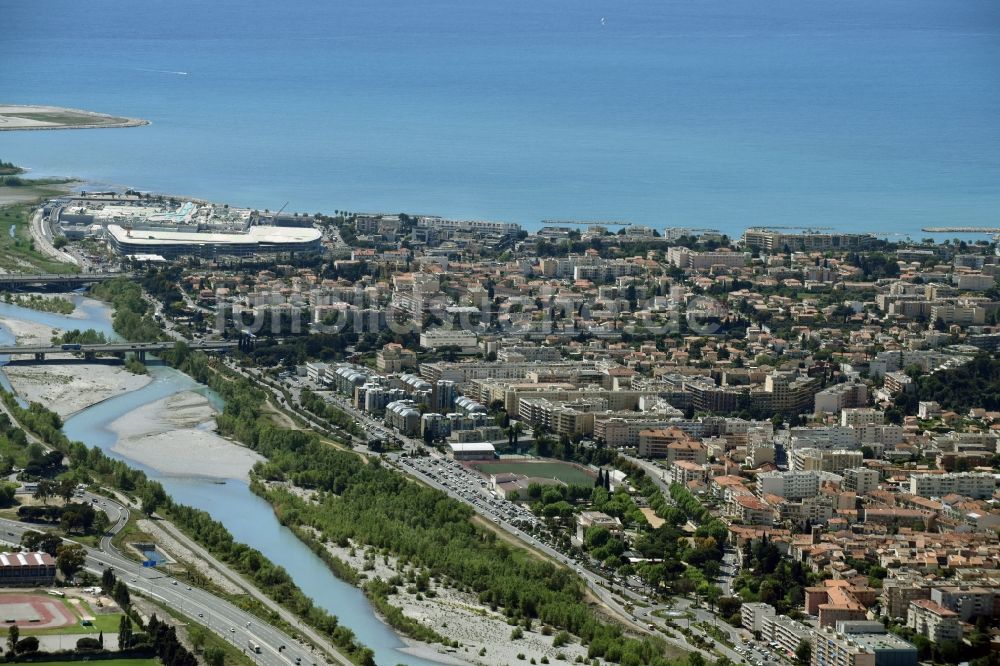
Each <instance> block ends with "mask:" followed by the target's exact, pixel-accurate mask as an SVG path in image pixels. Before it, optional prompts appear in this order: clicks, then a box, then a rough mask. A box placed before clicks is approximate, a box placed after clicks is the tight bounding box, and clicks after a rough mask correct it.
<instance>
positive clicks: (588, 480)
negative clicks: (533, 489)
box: [472, 460, 596, 486]
mask: <svg viewBox="0 0 1000 666" xmlns="http://www.w3.org/2000/svg"><path fill="white" fill-rule="evenodd" d="M472 467H474V468H475V469H477V470H478V471H480V472H482V473H483V474H486V475H487V476H489V475H490V474H523V475H525V476H528V477H535V478H540V479H558V480H559V481H562V482H563V483H565V484H567V485H584V486H591V485H594V479H595V478H596V477H595V476H594V475H593V474H591V473H590V472H589V471H587V470H585V469H584V468H582V467H579V466H577V465H572V464H570V463H564V462H559V461H557V460H539V461H535V460H498V461H497V462H475V463H472Z"/></svg>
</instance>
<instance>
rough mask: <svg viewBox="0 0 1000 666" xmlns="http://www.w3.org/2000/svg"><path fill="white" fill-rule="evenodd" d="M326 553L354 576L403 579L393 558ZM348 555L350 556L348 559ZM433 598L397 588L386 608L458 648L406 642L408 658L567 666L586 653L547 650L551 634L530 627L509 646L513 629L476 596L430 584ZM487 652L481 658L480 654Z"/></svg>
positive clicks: (571, 648)
mask: <svg viewBox="0 0 1000 666" xmlns="http://www.w3.org/2000/svg"><path fill="white" fill-rule="evenodd" d="M326 548H327V550H328V551H329V552H330V553H331V554H332V555H335V556H336V557H339V558H340V559H342V560H344V561H345V562H347V563H348V564H349V565H350V566H351V568H353V569H354V570H355V571H359V572H362V573H363V575H365V576H367V577H368V578H376V577H378V578H381V579H382V580H389V579H390V578H392V577H393V576H395V575H397V574H402V575H403V576H404V578H405V573H403V572H405V570H406V569H407V567H400V566H399V564H398V562H397V561H396V560H395V558H392V557H388V558H385V557H383V556H382V555H378V556H375V555H374V551H371V552H372V554H371V556H369V557H367V558H366V552H367V549H365V548H363V547H354V548H352V547H345V548H341V547H338V546H337V545H336V544H332V543H327V544H326ZM352 552H353V554H352ZM431 589H432V590H433V596H427V595H426V594H424V595H421V596H422V598H420V599H418V598H417V593H416V590H415V589H414V591H413V592H412V593H411V592H408V591H407V590H406V586H405V585H404V586H400V587H399V588H398V591H397V593H396V594H394V595H392V596H390V597H389V603H391V604H392V605H393V606H396V607H398V608H400V609H402V611H403V613H404V614H405V615H406V616H407V617H411V618H414V619H416V620H419V621H420V622H421V623H422V624H424V625H427V626H429V627H433V628H434V629H435V630H436V631H438V633H440V634H442V635H444V636H447V637H448V638H451V639H453V640H457V641H458V642H459V643H461V645H462V647H460V648H458V650H457V651H449V650H448V649H446V648H445V647H444V646H442V645H439V644H433V645H430V644H427V643H421V642H418V641H413V640H410V639H405V638H404V640H406V643H407V645H408V646H409V647H407V648H404V649H403V650H402V651H403V652H406V653H408V654H411V655H413V656H417V657H423V658H427V659H433V660H436V661H446V662H449V663H454V664H461V663H472V664H483V665H484V666H486V665H489V664H515V663H519V662H521V659H519V658H518V655H519V654H523V655H524V663H528V662H529V661H530V660H531V658H532V657H534V658H535V659H536V661H541V658H542V657H543V656H544V657H548V660H549V662H550V663H557V655H560V654H561V655H562V656H563V657H564V658H565V660H566V662H570V663H571V662H573V660H574V659H576V657H577V655H582V656H583V657H584V658H586V656H587V649H586V648H585V647H583V646H581V645H580V643H579V641H578V640H576V639H574V640H573V641H572V642H570V643H569V644H567V645H564V646H562V647H559V648H556V647H553V646H552V642H553V639H554V638H555V634H557V633H558V631H553V632H552V635H550V636H546V635H544V634H543V633H542V626H541V625H540V624H538V623H535V626H534V627H533V628H532V630H531V631H524V637H523V638H520V639H517V640H511V638H510V636H511V631H512V630H513V629H514V627H512V626H510V625H509V624H507V618H506V617H504V616H503V614H502V613H499V612H496V611H492V610H490V608H489V607H488V606H484V605H482V604H480V603H479V600H478V599H477V597H476V595H474V594H470V593H468V592H459V591H458V590H456V589H454V588H450V587H446V586H444V585H440V584H438V583H437V582H436V581H434V582H432V584H431ZM483 649H485V650H486V652H485V653H484V654H483V655H480V654H479V653H480V650H483Z"/></svg>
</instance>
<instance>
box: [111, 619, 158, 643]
mask: <svg viewBox="0 0 1000 666" xmlns="http://www.w3.org/2000/svg"><path fill="white" fill-rule="evenodd" d="M154 617H155V616H154ZM150 626H152V618H151V619H150ZM102 645H103V642H102ZM131 645H132V621H131V620H129V618H128V615H122V619H121V620H119V622H118V649H119V650H126V649H128V648H129V647H130V646H131Z"/></svg>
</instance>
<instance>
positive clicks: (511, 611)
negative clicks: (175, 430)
mask: <svg viewBox="0 0 1000 666" xmlns="http://www.w3.org/2000/svg"><path fill="white" fill-rule="evenodd" d="M199 356H201V355H200V354H193V355H190V356H189V358H188V359H187V360H188V361H191V360H193V359H196V358H197V357H199ZM202 368H203V369H205V368H204V366H202ZM199 374H201V373H199ZM202 376H205V375H202ZM207 379H208V383H209V386H211V387H212V388H214V389H215V390H216V391H217V392H219V393H220V394H221V395H222V396H223V398H225V399H226V407H225V409H224V411H223V413H222V414H220V415H219V417H218V418H217V419H216V421H217V423H218V427H219V432H220V433H221V434H223V435H227V436H230V437H233V438H235V439H237V440H239V441H241V442H243V443H244V444H246V445H247V446H249V447H251V448H253V449H254V450H256V451H257V452H258V453H260V454H262V455H263V456H265V457H266V458H268V461H267V462H265V463H261V464H259V465H258V466H257V468H255V470H256V471H255V480H254V482H253V483H252V487H253V489H254V491H255V492H257V493H259V494H261V495H262V496H264V497H265V498H266V499H268V501H270V502H271V504H272V505H273V506H274V507H275V513H276V515H277V516H278V517H279V519H280V520H281V521H282V522H283V523H285V524H286V525H289V526H298V525H309V526H310V527H312V528H313V529H314V530H317V531H318V532H319V533H320V534H321V535H322V538H321V539H320V540H319V541H320V543H322V541H331V542H335V543H347V542H348V541H354V542H356V543H362V544H366V545H369V546H373V547H375V548H378V549H384V550H385V551H387V552H389V553H392V554H393V555H395V556H396V557H397V558H399V560H400V561H401V562H402V563H403V564H406V565H412V566H415V567H418V568H420V569H422V570H425V571H428V572H430V575H432V576H434V577H435V578H438V579H440V580H446V581H448V585H450V586H453V587H456V588H459V589H463V590H468V591H470V592H473V593H474V594H476V595H477V596H478V598H479V601H480V602H481V603H483V604H485V605H488V606H490V607H491V608H493V609H494V610H500V611H502V612H503V613H504V614H505V615H506V616H507V617H508V620H509V621H510V622H511V623H515V624H522V625H525V626H531V625H532V623H533V622H542V623H544V624H547V625H550V626H553V627H556V628H559V629H563V630H566V631H569V632H571V633H573V634H575V635H577V636H579V637H580V638H581V640H582V641H583V642H584V643H585V644H587V645H588V655H589V658H602V659H605V660H606V661H611V662H614V663H622V664H627V665H629V666H632V665H635V666H638V665H639V664H653V665H654V666H655V665H657V664H660V665H665V664H668V663H671V662H670V661H669V660H668V659H666V658H665V657H663V656H662V655H663V645H662V644H661V643H660V642H658V641H656V640H655V639H644V640H639V639H634V638H630V637H627V636H625V635H624V634H623V632H622V630H621V628H619V627H617V626H613V625H610V624H607V623H604V622H602V621H600V620H599V619H598V617H597V615H596V614H595V612H594V611H593V610H592V609H591V608H590V607H589V606H588V604H587V602H586V601H585V598H584V589H583V587H582V584H581V583H580V580H579V579H578V578H577V577H576V576H575V575H574V574H573V573H572V572H571V571H570V570H568V569H565V568H563V567H558V566H556V565H554V564H553V563H551V562H548V561H543V560H539V559H538V558H536V557H533V556H532V555H531V554H529V553H528V552H527V551H526V550H523V549H520V548H515V547H511V546H510V545H508V544H507V543H505V542H503V541H502V540H501V539H499V538H498V537H497V535H496V534H495V533H494V532H492V531H490V530H486V529H483V528H480V527H477V526H476V525H475V524H474V523H473V522H472V518H473V511H472V509H471V508H470V507H468V506H466V505H464V504H462V503H460V502H458V501H456V500H453V499H451V498H449V497H447V496H446V495H445V494H444V493H441V492H440V491H437V490H434V489H431V488H427V487H425V486H422V485H419V484H417V483H413V482H412V481H410V480H409V479H407V478H406V477H405V476H403V475H402V474H399V473H398V472H395V471H393V470H390V469H387V468H386V467H384V466H383V465H382V464H380V463H379V461H377V460H373V461H371V462H370V463H368V464H366V463H365V462H364V461H363V460H361V459H360V458H358V456H357V455H355V454H353V453H350V452H346V451H342V450H339V449H336V448H334V447H331V446H328V445H325V444H323V443H322V442H321V441H320V440H319V437H318V436H316V435H315V434H314V433H312V432H305V431H296V430H287V429H284V428H280V427H278V426H277V425H276V424H275V423H274V422H273V421H272V420H271V419H270V418H269V417H268V416H267V415H266V414H264V413H262V412H261V410H260V405H261V404H263V402H264V400H265V399H266V394H265V393H264V391H262V390H261V389H260V388H258V387H257V386H255V385H254V384H253V383H251V382H250V381H248V380H245V379H240V378H233V377H223V376H222V375H220V374H216V373H214V372H211V371H209V373H208V376H207ZM262 480H266V481H275V482H290V483H292V484H294V485H296V486H299V487H302V488H307V489H310V490H314V491H319V492H318V494H317V497H318V501H317V502H315V503H312V502H306V501H304V500H303V499H302V498H301V497H300V496H299V495H298V494H296V493H293V492H291V491H289V490H287V489H286V488H283V487H281V486H279V485H275V484H264V483H262V482H261V481H262ZM302 536H303V535H302V534H300V537H302ZM372 592H374V593H375V594H373V600H376V599H375V597H379V598H381V599H384V598H385V594H383V593H387V592H388V591H387V590H385V589H383V588H378V587H377V586H376V588H373V590H372ZM381 599H379V600H376V605H377V606H378V605H379V603H378V602H379V601H380V600H381ZM385 603H386V604H387V603H388V602H387V601H386V602H385ZM383 613H384V614H386V616H387V617H391V616H392V615H395V613H393V612H392V611H391V610H389V609H386V611H383ZM411 622H414V621H413V620H411V619H409V618H406V623H405V624H403V623H401V626H398V627H397V628H399V629H401V630H403V631H407V632H408V633H411V635H414V637H416V638H418V639H425V638H426V636H424V635H422V634H424V633H426V631H424V630H426V629H429V628H427V627H423V625H420V626H419V627H416V626H407V625H408V624H409V623H411Z"/></svg>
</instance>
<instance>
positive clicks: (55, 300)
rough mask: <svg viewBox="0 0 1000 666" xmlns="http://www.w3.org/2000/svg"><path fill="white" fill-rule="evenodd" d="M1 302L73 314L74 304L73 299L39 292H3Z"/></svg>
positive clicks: (32, 308)
mask: <svg viewBox="0 0 1000 666" xmlns="http://www.w3.org/2000/svg"><path fill="white" fill-rule="evenodd" d="M3 302H4V303H10V304H11V305H17V306H19V307H22V308H28V309H30V310H38V311H39V312H56V313H58V314H63V315H68V314H73V311H74V310H75V309H76V305H74V304H73V301H71V300H69V299H68V298H63V297H62V296H42V295H41V294H12V293H10V292H4V294H3Z"/></svg>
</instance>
